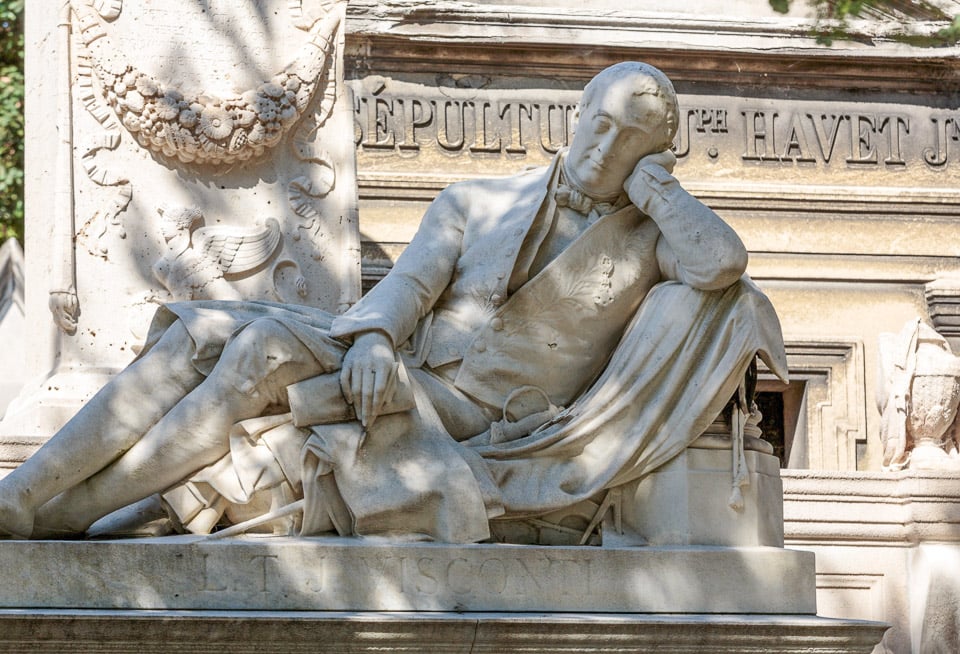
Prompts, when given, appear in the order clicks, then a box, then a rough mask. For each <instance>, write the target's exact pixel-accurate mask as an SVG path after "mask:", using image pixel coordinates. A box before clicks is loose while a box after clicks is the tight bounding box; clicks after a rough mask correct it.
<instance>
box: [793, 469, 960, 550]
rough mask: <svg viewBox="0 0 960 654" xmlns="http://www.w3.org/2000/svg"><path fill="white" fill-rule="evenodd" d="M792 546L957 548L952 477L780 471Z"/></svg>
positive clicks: (958, 492) (959, 503)
mask: <svg viewBox="0 0 960 654" xmlns="http://www.w3.org/2000/svg"><path fill="white" fill-rule="evenodd" d="M781 476H782V478H783V501H784V502H783V503H784V508H783V511H784V535H785V538H786V540H787V542H788V543H789V544H791V545H794V546H796V545H801V544H809V545H817V544H825V543H848V544H851V543H859V544H863V545H867V544H872V545H876V544H885V545H887V546H889V547H900V548H903V547H914V546H916V545H918V544H920V543H923V542H930V541H935V542H940V543H960V485H958V484H957V478H956V474H955V473H949V472H935V471H912V470H901V471H899V472H859V471H857V472H855V471H826V470H781Z"/></svg>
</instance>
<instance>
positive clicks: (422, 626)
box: [0, 611, 886, 654]
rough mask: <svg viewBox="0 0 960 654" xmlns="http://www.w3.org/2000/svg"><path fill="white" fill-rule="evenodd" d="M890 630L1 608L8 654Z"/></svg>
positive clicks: (623, 642) (745, 644)
mask: <svg viewBox="0 0 960 654" xmlns="http://www.w3.org/2000/svg"><path fill="white" fill-rule="evenodd" d="M885 629H886V625H883V624H881V623H877V622H863V621H857V620H831V619H826V618H816V617H790V616H771V615H737V616H729V615H714V616H704V615H638V614H609V613H607V614H600V613H593V614H585V613H569V614H562V615H559V614H538V613H531V614H516V615H507V614H503V613H471V614H464V613H405V614H401V613H393V614H384V613H335V612H330V613H317V612H309V611H307V612H286V613H283V612H274V613H271V612H247V611H243V612H238V611H202V612H201V611H198V612H177V611H158V612H151V613H145V612H142V611H141V612H136V611H27V612H23V611H18V612H13V611H0V650H2V651H7V652H14V651H16V652H26V651H29V652H57V653H58V654H59V653H61V652H84V653H89V654H96V653H99V652H137V653H138V654H154V653H157V652H188V651H189V652H211V653H212V652H222V651H230V652H233V653H235V654H247V653H250V654H253V653H256V654H272V653H276V654H281V653H283V654H294V653H298V652H303V653H304V654H306V653H308V652H309V653H310V654H342V653H343V652H351V653H355V654H361V653H370V654H373V653H376V654H390V653H393V652H407V653H409V652H422V653H423V654H429V653H436V654H510V653H517V654H519V653H521V652H522V653H523V654H554V653H555V652H560V651H562V652H567V653H569V654H578V653H583V654H587V653H590V654H604V653H609V654H614V653H622V652H625V651H631V652H645V651H665V650H663V648H664V647H668V649H669V651H670V652H671V653H672V654H695V653H696V654H707V653H709V654H727V653H729V654H734V653H739V652H745V651H762V652H772V653H789V654H841V653H848V652H849V653H862V654H867V653H868V652H871V651H872V650H873V647H874V645H875V644H876V643H877V641H879V640H880V637H881V635H882V634H883V632H884V630H885Z"/></svg>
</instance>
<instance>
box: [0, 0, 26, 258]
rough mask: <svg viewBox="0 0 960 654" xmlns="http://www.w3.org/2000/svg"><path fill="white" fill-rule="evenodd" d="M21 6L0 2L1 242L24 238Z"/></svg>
mask: <svg viewBox="0 0 960 654" xmlns="http://www.w3.org/2000/svg"><path fill="white" fill-rule="evenodd" d="M23 3H24V0H0V241H4V240H6V239H8V238H10V237H11V236H16V237H18V238H21V239H22V237H23Z"/></svg>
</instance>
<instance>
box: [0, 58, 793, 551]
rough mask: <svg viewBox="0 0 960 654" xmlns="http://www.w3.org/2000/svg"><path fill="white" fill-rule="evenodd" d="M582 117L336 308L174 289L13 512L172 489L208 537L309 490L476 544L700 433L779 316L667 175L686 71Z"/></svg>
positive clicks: (458, 207) (421, 530)
mask: <svg viewBox="0 0 960 654" xmlns="http://www.w3.org/2000/svg"><path fill="white" fill-rule="evenodd" d="M579 114H580V115H579V122H578V127H577V130H576V133H575V136H574V138H573V141H572V143H571V145H570V147H569V150H567V151H561V153H560V154H559V155H558V156H557V158H556V159H555V160H554V162H553V164H552V165H550V166H549V167H547V168H545V169H539V170H534V171H530V172H525V173H522V174H520V175H517V176H514V177H510V178H506V179H483V180H477V181H468V182H463V183H457V184H453V185H451V186H450V187H448V188H447V189H446V190H444V191H443V192H442V193H441V194H440V195H439V196H438V197H437V199H436V200H435V201H434V202H433V203H432V205H431V206H430V208H429V209H428V211H427V212H426V215H425V216H424V218H423V221H422V224H421V226H420V229H419V231H418V232H417V234H416V236H415V237H414V239H413V240H412V242H411V243H410V245H409V247H408V248H407V249H406V251H405V252H404V253H403V255H402V256H401V257H400V258H399V259H398V261H397V263H396V265H395V266H394V268H393V269H392V270H391V272H390V273H389V274H388V275H387V276H386V278H385V279H383V280H382V281H381V282H380V283H379V284H378V285H377V286H376V287H375V288H374V289H373V290H371V291H370V292H369V293H368V294H367V295H366V296H365V297H364V298H362V299H361V300H360V302H358V303H357V304H356V305H354V306H353V307H351V308H350V309H349V310H348V311H346V312H345V313H343V314H342V315H336V316H334V315H331V314H329V313H327V312H324V311H321V310H318V309H313V308H309V307H304V306H299V305H283V304H276V303H269V302H249V301H248V302H243V301H238V302H231V301H215V300H209V301H202V300H201V301H195V302H182V303H173V304H169V305H166V306H165V307H162V308H161V309H159V310H158V312H157V315H156V317H155V318H154V321H153V325H152V327H151V331H150V334H149V335H148V337H147V343H146V345H145V346H144V348H143V351H142V352H141V354H140V356H139V358H138V359H137V360H136V361H134V362H133V363H132V364H131V365H130V366H129V367H127V368H126V369H125V370H124V371H123V372H121V373H120V374H119V375H118V376H117V377H116V378H115V379H114V380H113V381H112V382H111V383H109V384H108V385H107V386H106V387H105V388H104V389H103V390H101V391H100V393H98V394H97V395H96V396H95V397H93V398H92V399H91V400H90V401H89V402H88V403H87V404H86V405H85V406H84V408H83V409H82V410H81V411H80V412H79V413H78V414H77V415H76V416H75V417H74V418H73V419H72V420H71V421H70V422H69V423H67V425H66V426H65V427H64V428H63V429H62V430H61V431H60V432H59V433H57V434H56V435H55V436H54V437H53V438H51V439H50V441H49V442H47V443H46V444H45V445H44V446H43V447H42V448H41V449H40V450H39V451H38V452H37V454H36V455H35V456H33V457H32V458H31V459H29V460H28V461H26V462H25V463H24V464H23V465H22V466H21V467H20V468H18V469H17V470H15V471H13V472H12V473H11V474H10V475H9V476H7V477H6V478H4V479H3V480H0V529H2V530H3V532H4V533H5V534H7V535H8V536H10V537H14V538H31V537H32V538H50V537H57V536H61V535H77V534H83V533H84V532H85V531H86V530H88V529H89V528H90V527H91V525H92V524H93V523H94V522H95V521H97V520H98V519H101V518H102V517H103V516H106V515H108V514H111V512H118V513H117V514H114V515H118V514H119V515H120V516H123V515H124V512H125V511H126V512H127V514H128V515H129V513H130V512H131V511H133V512H136V511H141V512H142V513H143V515H146V514H147V513H149V511H148V510H147V509H146V508H145V507H146V506H147V505H148V504H150V503H151V502H152V503H153V506H160V507H161V508H162V509H163V511H165V512H166V513H168V514H169V516H170V518H171V519H172V520H173V522H175V523H176V524H177V525H178V526H179V527H180V528H183V529H186V530H189V531H205V530H209V529H211V528H212V527H213V526H215V525H216V524H217V523H218V522H219V523H222V522H223V521H224V520H227V519H229V520H233V521H237V520H242V519H245V518H246V517H249V515H250V514H256V513H264V512H267V513H269V512H270V511H274V513H275V514H276V515H284V514H285V512H284V511H275V510H276V509H278V508H281V507H283V506H296V507H297V509H298V510H299V511H300V515H299V516H298V517H297V518H296V519H295V520H294V521H293V522H292V523H291V524H293V526H294V528H295V529H296V531H297V532H298V533H300V534H303V535H312V534H320V533H328V532H336V533H339V534H341V535H361V536H368V535H380V536H398V537H400V536H402V537H411V538H420V539H428V540H436V541H445V542H472V541H480V540H484V539H488V538H491V534H492V533H493V532H495V531H496V525H497V523H498V521H504V520H512V519H519V518H523V517H528V516H537V515H543V514H545V513H548V512H550V511H555V510H559V509H562V508H564V507H568V506H571V505H573V504H575V503H577V502H579V501H581V500H585V499H587V498H590V497H593V496H596V495H597V494H598V493H601V492H602V491H604V490H605V489H609V488H613V487H616V486H618V485H621V484H624V483H626V482H629V481H632V480H635V479H638V478H640V477H643V476H644V475H646V474H647V473H649V472H651V471H652V470H654V469H655V468H657V467H658V466H660V465H662V464H664V463H665V462H667V461H669V460H670V459H672V458H673V457H675V456H676V455H677V454H679V453H680V452H682V451H683V450H684V449H685V448H686V447H687V445H689V444H690V443H691V442H692V441H693V440H695V439H696V438H697V437H698V436H699V435H700V434H701V433H702V432H703V431H704V429H706V428H707V426H708V425H710V423H711V422H712V421H713V420H714V418H716V416H717V415H718V414H719V413H720V412H721V410H722V409H723V408H724V406H725V405H726V404H727V402H728V401H729V400H730V399H731V397H734V396H735V395H737V390H738V387H740V386H741V384H742V382H743V378H744V374H745V372H746V371H747V369H748V368H749V367H750V366H751V365H752V363H753V362H754V360H755V357H756V356H757V354H758V353H759V355H760V356H761V358H763V359H764V361H765V362H766V363H767V365H768V367H769V368H770V369H771V370H772V371H773V372H774V373H775V374H777V375H780V376H781V377H785V376H786V364H785V355H784V352H783V345H782V338H781V335H780V328H779V323H778V322H777V318H776V315H775V313H774V312H773V309H772V307H771V305H770V304H769V302H768V301H767V299H766V298H765V297H764V296H763V295H762V293H760V291H759V290H758V289H757V288H756V287H755V286H754V285H753V284H752V282H750V280H749V279H748V278H747V277H746V276H745V274H744V273H745V269H746V264H747V252H746V249H745V248H744V245H743V244H742V242H741V241H740V239H739V238H738V237H737V235H736V233H735V232H734V231H733V230H732V229H731V228H730V227H729V226H728V225H727V224H726V223H724V221H723V220H721V219H720V218H719V217H718V216H717V215H716V214H715V213H714V212H713V211H711V210H710V209H709V208H707V207H706V206H705V205H703V204H702V203H700V202H699V201H698V200H696V199H695V198H693V197H692V196H691V195H690V194H689V193H687V192H686V191H685V190H684V189H683V188H682V187H681V186H680V184H679V183H678V181H677V179H676V178H674V177H673V175H672V174H671V172H672V170H673V167H674V164H675V163H676V159H675V157H674V156H673V154H672V153H671V151H670V148H671V143H672V141H673V139H674V136H675V134H676V130H677V121H678V111H677V103H676V94H675V92H674V90H673V87H672V85H671V83H670V81H669V80H668V79H667V78H666V76H665V75H664V74H663V73H662V72H660V71H659V70H657V69H655V68H653V67H651V66H648V65H646V64H642V63H633V62H628V63H622V64H618V65H615V66H612V67H611V68H608V69H606V70H604V71H602V72H601V73H599V74H598V75H597V76H596V77H595V78H594V79H593V80H592V81H591V82H590V83H589V84H588V85H587V87H586V89H585V90H584V94H583V99H582V102H581V105H580V112H579ZM188 229H189V228H188ZM157 494H161V495H159V496H158V495H157ZM144 498H146V499H144ZM301 498H302V500H301ZM244 511H246V512H247V514H246V515H245V514H244ZM224 516H226V517H224ZM107 520H108V521H109V520H110V518H109V517H108V518H107ZM121 522H122V520H121V519H120V518H118V519H117V520H115V521H114V522H113V524H114V525H116V524H120V523H121ZM94 531H97V530H94Z"/></svg>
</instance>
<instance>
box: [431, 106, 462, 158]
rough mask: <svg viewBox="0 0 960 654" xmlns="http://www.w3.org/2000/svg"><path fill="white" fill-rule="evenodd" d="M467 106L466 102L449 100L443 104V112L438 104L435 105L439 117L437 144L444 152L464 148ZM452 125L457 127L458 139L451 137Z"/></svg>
mask: <svg viewBox="0 0 960 654" xmlns="http://www.w3.org/2000/svg"><path fill="white" fill-rule="evenodd" d="M467 104H468V103H466V102H458V101H456V100H447V101H445V102H443V109H442V110H441V109H439V108H438V105H437V103H436V102H434V103H433V105H434V113H436V115H437V143H438V144H439V145H440V147H441V148H443V149H444V150H447V151H451V152H453V151H456V150H460V149H462V148H463V144H464V143H465V142H466V129H467V127H466V125H467V123H466V118H465V116H464V112H465V111H466V105H467ZM451 109H453V112H452V113H453V120H451V118H450V116H451V111H450V110H451ZM451 124H453V125H455V127H454V129H455V130H456V132H454V133H456V134H457V137H456V138H453V137H451V128H450V126H451Z"/></svg>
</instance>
